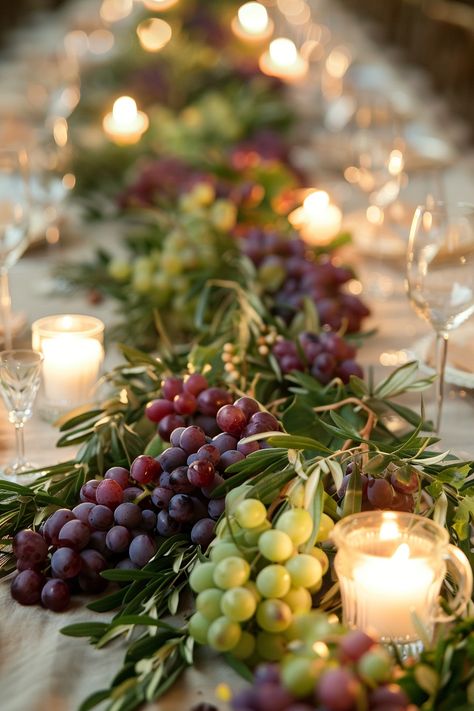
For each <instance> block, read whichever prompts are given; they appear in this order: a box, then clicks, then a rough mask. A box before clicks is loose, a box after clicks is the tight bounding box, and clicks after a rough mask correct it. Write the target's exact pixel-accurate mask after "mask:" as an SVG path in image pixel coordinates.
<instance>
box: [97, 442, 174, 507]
mask: <svg viewBox="0 0 474 711" xmlns="http://www.w3.org/2000/svg"><path fill="white" fill-rule="evenodd" d="M161 471H162V469H161V465H160V463H159V462H158V461H157V460H156V459H154V458H153V457H149V456H148V455H146V454H140V455H139V456H138V457H136V459H134V460H133V462H132V466H131V467H130V474H131V477H132V479H135V481H138V483H139V484H149V483H150V482H151V481H153V479H156V478H158V477H159V475H160V474H161ZM100 503H102V502H100ZM121 503H122V499H121V500H120V501H118V503H117V504H116V506H118V504H121ZM114 508H115V506H114Z"/></svg>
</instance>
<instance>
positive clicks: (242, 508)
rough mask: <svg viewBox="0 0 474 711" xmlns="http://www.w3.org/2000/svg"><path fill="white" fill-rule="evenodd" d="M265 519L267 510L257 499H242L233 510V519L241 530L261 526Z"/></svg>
mask: <svg viewBox="0 0 474 711" xmlns="http://www.w3.org/2000/svg"><path fill="white" fill-rule="evenodd" d="M266 517H267V509H266V508H265V506H264V505H263V504H262V502H261V501H259V500H258V499H244V500H243V501H241V502H240V503H239V504H238V505H237V507H236V509H235V518H236V519H237V522H238V524H239V525H240V526H242V528H256V527H257V526H261V525H262V524H263V522H264V521H265V519H266Z"/></svg>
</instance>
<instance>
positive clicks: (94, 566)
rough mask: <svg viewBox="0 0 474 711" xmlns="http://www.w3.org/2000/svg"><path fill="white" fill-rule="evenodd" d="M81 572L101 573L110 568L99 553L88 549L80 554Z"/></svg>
mask: <svg viewBox="0 0 474 711" xmlns="http://www.w3.org/2000/svg"><path fill="white" fill-rule="evenodd" d="M79 555H80V558H81V564H82V567H81V572H83V573H101V572H102V571H103V570H106V569H107V567H108V564H107V561H106V560H105V558H104V556H103V555H101V553H99V551H97V550H94V549H92V548H86V549H85V550H83V551H81V552H80V554H79Z"/></svg>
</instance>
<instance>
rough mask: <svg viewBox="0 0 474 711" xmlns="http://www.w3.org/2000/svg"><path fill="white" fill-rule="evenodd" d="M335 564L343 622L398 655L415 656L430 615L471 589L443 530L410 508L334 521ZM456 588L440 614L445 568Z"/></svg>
mask: <svg viewBox="0 0 474 711" xmlns="http://www.w3.org/2000/svg"><path fill="white" fill-rule="evenodd" d="M332 539H333V540H334V542H335V544H336V546H337V549H338V550H337V554H336V557H335V570H336V573H337V577H338V579H339V584H340V588H341V597H342V609H343V619H344V623H345V624H347V625H348V626H349V627H352V628H356V629H360V630H363V631H365V632H371V633H376V634H377V635H378V637H379V639H380V641H381V642H382V643H385V644H395V645H396V646H397V648H398V651H399V653H400V654H401V656H402V657H403V658H406V657H409V656H416V655H418V654H419V653H420V652H421V651H422V649H423V647H424V642H425V641H426V640H430V641H431V639H432V637H433V633H434V626H435V624H436V623H437V622H448V621H450V620H452V619H454V616H455V615H458V614H461V613H462V612H463V610H464V609H465V607H466V605H467V603H468V601H469V599H470V597H471V593H472V571H471V567H470V565H469V561H468V560H467V558H466V556H465V555H464V553H462V551H460V550H459V549H458V548H456V546H453V545H451V544H450V543H449V534H448V531H447V530H446V529H444V528H442V527H441V526H439V525H438V524H437V523H435V522H434V521H431V520H430V519H428V518H425V517H423V516H417V515H416V514H410V513H402V512H396V511H369V512H366V513H359V514H353V515H352V516H347V517H346V518H344V519H343V520H342V521H339V523H337V524H336V526H335V527H334V529H333V532H332ZM448 572H449V574H450V578H451V580H452V581H454V582H455V584H456V587H457V592H456V594H455V595H454V596H453V598H452V599H451V600H450V601H449V607H450V609H451V610H452V616H449V615H447V614H445V613H444V612H443V611H442V609H441V607H440V605H439V602H438V596H439V594H440V591H441V587H442V585H443V581H444V579H445V576H446V574H447V573H448Z"/></svg>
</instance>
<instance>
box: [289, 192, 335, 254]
mask: <svg viewBox="0 0 474 711" xmlns="http://www.w3.org/2000/svg"><path fill="white" fill-rule="evenodd" d="M288 219H289V221H290V223H291V224H292V225H293V227H295V228H296V229H297V230H299V232H300V234H301V237H302V238H303V239H304V240H305V242H307V243H308V244H311V245H314V246H320V245H324V244H327V243H328V242H330V241H331V239H333V238H334V237H335V236H336V235H337V234H338V232H339V230H340V228H341V221H342V213H341V211H340V210H339V208H338V207H337V206H336V205H333V204H331V202H330V198H329V195H328V194H327V192H325V191H324V190H315V191H312V192H310V193H309V195H307V196H306V197H305V199H304V201H303V205H302V206H301V207H298V208H296V210H293V212H291V213H290V214H289V215H288Z"/></svg>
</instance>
